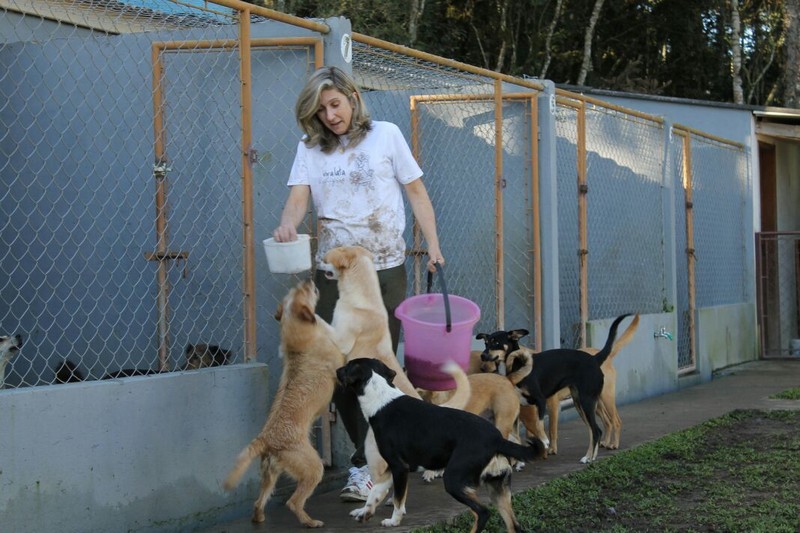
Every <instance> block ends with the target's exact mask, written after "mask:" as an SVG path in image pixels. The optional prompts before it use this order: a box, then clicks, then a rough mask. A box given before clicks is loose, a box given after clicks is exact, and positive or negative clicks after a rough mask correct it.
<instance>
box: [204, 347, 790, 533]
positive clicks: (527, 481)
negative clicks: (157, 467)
mask: <svg viewBox="0 0 800 533" xmlns="http://www.w3.org/2000/svg"><path fill="white" fill-rule="evenodd" d="M792 387H800V358H796V359H782V360H769V361H756V362H752V363H746V364H743V365H738V366H736V367H733V368H731V369H728V370H726V371H725V372H723V373H720V374H718V375H717V376H715V377H714V379H713V380H711V381H710V382H708V383H704V384H701V385H695V386H692V387H687V388H684V389H682V390H680V391H678V392H674V393H669V394H665V395H662V396H658V397H655V398H650V399H647V400H643V401H641V402H637V403H633V404H628V405H623V406H621V407H620V408H619V412H620V417H621V418H622V422H623V428H622V438H621V441H620V446H621V447H620V451H624V450H626V449H630V448H634V447H636V446H638V445H639V444H642V443H645V442H648V441H652V440H655V439H658V438H659V437H662V436H664V435H666V434H669V433H673V432H676V431H680V430H682V429H685V428H688V427H691V426H694V425H697V424H699V423H701V422H704V421H706V420H709V419H711V418H715V417H718V416H721V415H723V414H725V413H727V412H729V411H732V410H734V409H739V408H742V409H800V401H785V400H784V401H782V400H771V399H769V396H770V395H772V394H774V393H777V392H780V391H783V390H785V389H788V388H792ZM587 444H588V430H587V429H586V427H585V426H584V424H583V423H582V422H581V421H579V420H578V419H577V418H574V417H573V419H572V420H570V421H567V422H562V423H561V424H559V440H558V445H559V454H558V455H557V456H552V455H551V456H550V457H548V458H547V459H546V460H543V461H536V462H534V463H529V464H528V465H527V466H526V467H525V469H524V470H523V471H522V472H519V473H515V474H514V477H513V478H512V481H511V485H512V489H513V490H514V492H519V491H523V490H525V489H527V488H530V487H535V486H538V485H540V484H543V483H546V482H547V481H549V480H551V479H555V478H557V477H561V476H564V475H567V474H569V473H571V472H575V471H577V470H580V469H581V468H584V465H582V464H580V463H579V460H580V458H581V457H582V456H583V454H584V453H585V451H586V447H587ZM614 453H618V452H617V451H608V450H603V449H601V451H600V456H599V460H602V458H603V457H608V456H610V455H613V454H614ZM341 485H343V484H342V483H340V484H338V485H337V486H336V487H335V488H334V490H324V489H323V490H320V489H318V492H317V494H315V495H314V496H313V497H312V498H311V499H310V500H309V502H308V505H307V506H306V510H307V511H308V513H309V514H310V515H311V516H312V517H314V518H316V519H319V520H322V521H324V522H325V526H324V527H323V528H321V529H318V530H316V531H325V532H327V531H356V532H365V533H366V532H374V531H383V532H387V531H392V532H397V533H399V532H403V531H410V530H412V529H414V528H415V527H420V526H426V525H429V524H433V523H435V522H439V521H444V520H448V519H451V518H453V517H455V516H456V515H458V514H460V513H462V512H463V511H465V510H466V507H464V506H462V505H461V504H459V503H458V502H456V501H455V500H453V499H452V498H451V497H450V496H449V495H448V494H447V493H446V492H445V491H444V489H443V488H442V481H441V479H438V480H435V481H434V482H433V483H430V484H428V483H425V482H424V481H422V478H421V475H420V474H412V482H411V484H410V486H409V496H408V502H407V505H406V509H407V511H408V514H407V515H406V516H405V518H404V520H403V523H402V525H401V526H399V527H396V528H391V529H387V528H384V527H382V526H381V520H382V519H384V518H388V517H389V516H390V515H391V509H392V508H391V507H387V506H381V507H380V508H379V510H378V513H377V514H376V516H375V517H373V518H372V520H370V521H369V522H368V523H366V524H361V523H358V522H356V521H354V520H353V519H352V518H350V516H349V514H348V513H349V512H350V511H351V510H352V509H355V508H357V507H359V505H357V504H352V503H343V502H341V501H340V500H339V489H340V488H341ZM255 497H256V494H253V499H255ZM200 531H203V532H204V533H256V532H281V533H288V532H296V531H309V530H308V529H307V528H305V527H303V526H301V525H300V524H299V522H298V521H297V519H296V518H295V516H294V515H293V514H292V513H291V512H290V511H289V510H288V509H287V508H286V507H285V506H284V505H282V504H281V503H280V502H271V503H270V504H269V505H268V506H267V519H266V521H265V522H264V523H262V524H253V523H251V522H250V517H249V516H246V517H242V518H241V519H239V520H236V521H234V522H230V523H226V524H221V525H218V526H215V527H211V528H206V529H201V530H200Z"/></svg>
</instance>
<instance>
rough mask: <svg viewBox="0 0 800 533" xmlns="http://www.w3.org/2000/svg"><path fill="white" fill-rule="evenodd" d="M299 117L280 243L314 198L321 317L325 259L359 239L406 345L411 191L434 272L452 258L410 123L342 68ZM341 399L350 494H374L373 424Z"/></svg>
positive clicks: (310, 90)
mask: <svg viewBox="0 0 800 533" xmlns="http://www.w3.org/2000/svg"><path fill="white" fill-rule="evenodd" d="M295 116H296V118H297V122H298V124H299V125H300V128H301V129H302V130H303V133H305V135H304V137H303V139H302V140H301V141H300V143H299V144H298V146H297V153H296V155H295V160H294V164H293V165H292V170H291V173H290V175H289V182H288V185H289V188H290V189H289V198H288V199H287V200H286V205H285V206H284V208H283V213H282V215H281V222H280V225H279V226H278V227H277V228H275V230H274V232H273V237H274V238H275V240H276V241H278V242H286V241H292V240H295V239H296V238H297V226H298V225H299V224H300V223H301V222H302V221H303V219H304V218H305V216H306V213H307V212H308V200H309V197H311V198H312V199H313V203H314V209H315V211H316V214H317V220H318V222H319V234H318V246H317V253H316V258H315V262H316V265H317V270H316V273H315V276H314V281H315V283H316V284H317V287H318V288H319V291H320V299H319V302H318V303H317V314H319V315H320V316H321V317H322V318H324V319H325V320H327V321H331V320H332V318H333V309H334V307H335V305H336V299H337V297H338V291H337V287H336V281H335V280H333V279H329V277H328V276H326V273H327V272H329V271H332V268H331V267H330V266H328V265H325V264H324V262H323V261H322V258H323V257H324V256H325V254H326V253H327V252H328V250H330V249H331V248H335V247H337V246H354V245H359V246H363V247H364V248H366V249H367V250H369V251H371V252H372V254H373V256H374V259H375V267H376V269H377V270H378V280H379V282H380V285H381V293H382V296H383V302H384V305H385V306H386V310H387V312H388V314H389V331H390V333H391V336H392V349H393V350H394V351H395V352H397V343H398V339H399V336H400V321H399V320H398V319H397V318H396V317H395V316H394V310H395V308H396V307H397V306H398V305H399V304H400V302H402V301H403V300H404V299H405V298H406V289H407V287H406V270H405V257H406V256H405V250H406V243H405V240H404V238H403V232H404V230H405V222H406V221H405V207H404V204H403V190H405V193H406V196H407V197H408V201H409V203H410V204H411V210H412V212H413V213H414V217H415V219H416V220H417V223H418V224H419V226H420V228H421V230H422V234H423V236H424V237H425V241H426V243H427V245H428V264H427V267H428V270H430V271H432V272H433V271H434V269H435V267H434V264H435V263H439V264H441V265H443V264H444V257H443V256H442V252H441V250H440V249H439V238H438V236H437V233H436V217H435V215H434V212H433V206H432V204H431V200H430V197H429V196H428V192H427V190H426V189H425V185H424V184H423V183H422V179H421V177H422V170H421V169H420V167H419V165H418V164H417V162H416V160H415V159H414V157H413V155H412V154H411V150H410V149H409V147H408V144H407V143H406V140H405V139H404V138H403V135H402V133H401V132H400V129H399V128H398V127H397V126H396V125H395V124H392V123H390V122H381V121H375V120H372V119H371V118H370V115H369V112H368V111H367V108H366V106H365V105H364V101H363V100H362V98H361V93H360V91H359V90H358V87H357V86H356V84H355V82H354V81H353V80H352V79H351V78H350V77H349V76H348V75H347V74H346V73H345V72H343V71H342V70H340V69H338V68H336V67H324V68H321V69H319V70H317V71H316V72H314V73H313V74H312V75H311V77H310V78H309V79H308V81H307V82H306V84H305V86H304V87H303V90H302V91H301V92H300V95H299V96H298V98H297V105H296V107H295ZM333 401H334V403H335V404H336V408H337V410H338V411H339V413H340V415H341V417H342V421H343V422H344V425H345V428H346V429H347V433H348V435H349V436H350V439H351V440H352V441H353V444H354V445H355V447H356V450H355V452H354V453H353V455H352V456H351V461H352V463H353V465H354V467H353V468H351V469H350V479H349V480H348V483H347V485H346V486H345V488H344V489H343V490H342V492H341V498H342V499H343V500H346V501H366V499H367V496H368V494H369V489H370V487H371V486H372V483H371V481H370V479H369V470H368V469H367V466H366V458H365V457H364V438H365V437H366V432H367V428H368V425H367V422H366V420H364V418H363V416H362V415H361V410H360V408H359V406H358V401H357V399H356V397H355V395H353V394H350V393H345V391H344V390H343V389H340V388H337V391H336V392H335V393H334V396H333Z"/></svg>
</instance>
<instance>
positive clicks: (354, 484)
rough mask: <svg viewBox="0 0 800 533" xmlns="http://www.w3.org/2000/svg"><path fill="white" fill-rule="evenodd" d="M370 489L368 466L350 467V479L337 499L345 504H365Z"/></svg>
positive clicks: (370, 480) (370, 481)
mask: <svg viewBox="0 0 800 533" xmlns="http://www.w3.org/2000/svg"><path fill="white" fill-rule="evenodd" d="M370 489H372V479H371V478H370V477H369V466H367V465H364V466H362V467H361V468H356V467H354V466H353V467H350V477H349V478H348V479H347V485H345V486H344V488H343V489H342V492H340V493H339V498H341V499H342V501H345V502H365V501H367V496H369V491H370Z"/></svg>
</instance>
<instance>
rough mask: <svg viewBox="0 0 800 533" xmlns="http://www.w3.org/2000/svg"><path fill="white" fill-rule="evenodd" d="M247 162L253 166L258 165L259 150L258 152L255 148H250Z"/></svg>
mask: <svg viewBox="0 0 800 533" xmlns="http://www.w3.org/2000/svg"><path fill="white" fill-rule="evenodd" d="M247 161H248V162H249V163H250V164H251V165H255V164H256V163H258V150H256V149H255V148H250V149H249V150H247Z"/></svg>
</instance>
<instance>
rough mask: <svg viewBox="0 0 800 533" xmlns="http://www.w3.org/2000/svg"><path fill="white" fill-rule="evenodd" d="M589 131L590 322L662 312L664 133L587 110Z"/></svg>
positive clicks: (652, 124)
mask: <svg viewBox="0 0 800 533" xmlns="http://www.w3.org/2000/svg"><path fill="white" fill-rule="evenodd" d="M586 128H587V131H589V132H591V134H590V135H587V136H586V138H587V154H588V155H587V165H586V166H587V182H588V186H589V192H588V220H587V226H588V237H589V258H588V259H589V269H588V270H589V279H588V282H589V316H590V317H591V318H592V319H595V318H611V317H614V316H618V315H621V314H624V313H642V314H649V313H658V312H661V311H662V307H663V300H664V298H665V294H666V287H665V285H664V280H665V275H664V231H663V229H664V214H663V209H662V199H661V181H662V165H663V160H664V150H663V148H662V146H663V139H664V133H663V127H662V125H661V124H660V123H659V122H656V121H653V120H648V119H643V118H639V117H636V116H633V115H630V114H626V113H622V112H619V111H616V110H613V109H609V108H605V107H600V106H587V112H586Z"/></svg>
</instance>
